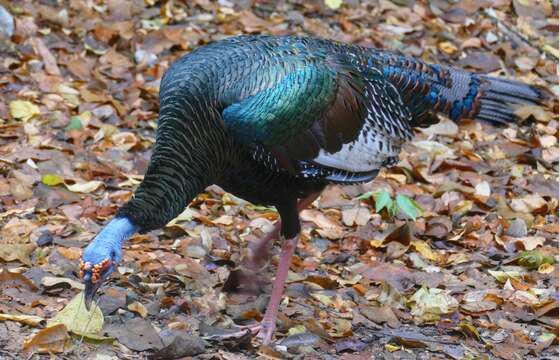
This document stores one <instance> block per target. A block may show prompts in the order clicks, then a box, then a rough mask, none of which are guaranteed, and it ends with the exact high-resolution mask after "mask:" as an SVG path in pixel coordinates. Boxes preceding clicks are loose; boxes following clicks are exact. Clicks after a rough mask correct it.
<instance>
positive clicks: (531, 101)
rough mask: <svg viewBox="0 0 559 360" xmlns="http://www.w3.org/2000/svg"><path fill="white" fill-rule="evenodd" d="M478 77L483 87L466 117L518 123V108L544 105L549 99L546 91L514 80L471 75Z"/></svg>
mask: <svg viewBox="0 0 559 360" xmlns="http://www.w3.org/2000/svg"><path fill="white" fill-rule="evenodd" d="M476 76H477V77H479V78H480V79H481V85H480V87H479V91H478V94H477V95H476V99H475V101H474V103H473V106H472V110H471V111H470V112H469V113H468V114H466V116H465V117H470V118H473V119H476V120H482V121H486V122H490V123H494V124H506V123H509V122H516V121H518V120H519V118H518V116H517V115H516V109H517V108H518V107H521V106H525V105H543V104H544V102H545V101H546V100H547V98H548V95H547V93H546V92H545V90H543V89H540V88H537V87H535V86H531V85H527V84H524V83H521V82H518V81H513V80H507V79H501V78H497V77H490V76H485V75H475V74H471V77H476ZM460 118H461V117H460ZM460 118H458V119H454V120H459V119H460Z"/></svg>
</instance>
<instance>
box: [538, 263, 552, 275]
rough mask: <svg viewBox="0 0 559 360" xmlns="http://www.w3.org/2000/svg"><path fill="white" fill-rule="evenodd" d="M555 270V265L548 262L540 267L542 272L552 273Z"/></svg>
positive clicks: (539, 270)
mask: <svg viewBox="0 0 559 360" xmlns="http://www.w3.org/2000/svg"><path fill="white" fill-rule="evenodd" d="M553 271H555V267H554V266H553V265H551V264H548V263H545V264H541V265H540V267H539V268H538V272H539V273H540V274H551V273H552V272H553Z"/></svg>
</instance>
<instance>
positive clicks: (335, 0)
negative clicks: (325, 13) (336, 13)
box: [324, 0, 343, 10]
mask: <svg viewBox="0 0 559 360" xmlns="http://www.w3.org/2000/svg"><path fill="white" fill-rule="evenodd" d="M324 3H325V4H326V6H328V7H329V8H330V9H332V10H336V9H339V8H340V6H342V3H343V1H342V0H324Z"/></svg>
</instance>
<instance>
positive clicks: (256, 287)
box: [223, 191, 320, 294]
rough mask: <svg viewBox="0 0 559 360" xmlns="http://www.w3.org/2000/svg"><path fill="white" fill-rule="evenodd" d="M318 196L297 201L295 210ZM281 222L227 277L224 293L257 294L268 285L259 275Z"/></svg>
mask: <svg viewBox="0 0 559 360" xmlns="http://www.w3.org/2000/svg"><path fill="white" fill-rule="evenodd" d="M319 195H320V191H317V192H314V193H311V194H310V195H308V196H307V197H304V198H302V199H300V200H299V202H298V203H297V210H298V211H299V212H300V211H302V210H304V209H306V208H307V207H308V206H309V205H310V204H312V203H313V202H314V201H315V200H316V199H317V198H318V196H319ZM280 230H281V220H278V221H277V222H276V223H275V224H274V229H273V230H272V231H270V232H269V233H267V234H266V235H265V236H264V237H263V238H261V239H260V240H259V241H258V242H257V243H256V245H255V246H254V248H253V249H252V250H251V255H250V256H249V258H248V259H247V260H246V261H245V262H243V264H241V266H240V267H239V268H238V269H235V270H233V271H232V272H231V275H229V278H228V279H227V281H226V282H225V284H224V285H223V290H224V291H241V292H244V293H249V294H258V293H260V292H261V289H262V288H263V287H264V286H265V285H266V284H267V283H268V280H267V279H266V277H264V276H262V275H261V270H262V268H264V267H265V266H266V265H267V264H268V262H269V261H270V250H271V247H272V244H273V243H274V241H275V240H276V239H278V238H279V233H280Z"/></svg>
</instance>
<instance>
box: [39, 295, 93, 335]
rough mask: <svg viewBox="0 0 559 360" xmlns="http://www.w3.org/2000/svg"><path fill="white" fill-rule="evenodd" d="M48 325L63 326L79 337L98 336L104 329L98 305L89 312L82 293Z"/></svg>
mask: <svg viewBox="0 0 559 360" xmlns="http://www.w3.org/2000/svg"><path fill="white" fill-rule="evenodd" d="M47 324H48V325H49V326H52V325H55V324H63V325H65V326H66V328H67V329H68V331H71V332H73V333H74V334H78V335H88V334H96V333H97V332H99V331H100V330H101V329H102V328H103V313H102V312H101V309H100V308H99V306H97V304H92V308H91V311H87V309H86V308H85V303H84V299H83V292H81V293H79V294H78V295H76V296H75V297H74V298H73V299H72V300H71V301H70V302H69V303H68V305H66V307H65V308H64V309H62V310H61V311H60V312H59V313H58V314H56V316H55V317H54V318H52V319H51V320H50V321H49V322H48V323H47Z"/></svg>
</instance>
